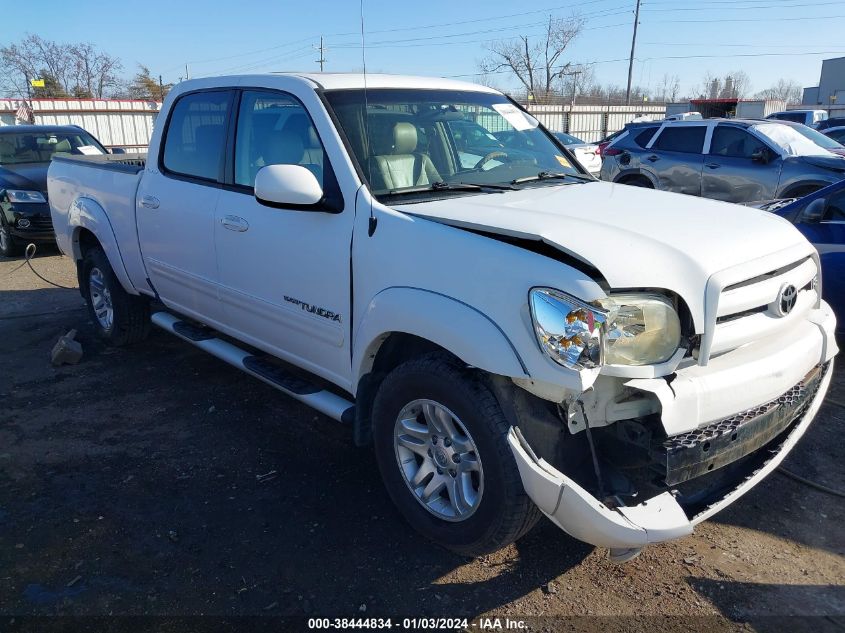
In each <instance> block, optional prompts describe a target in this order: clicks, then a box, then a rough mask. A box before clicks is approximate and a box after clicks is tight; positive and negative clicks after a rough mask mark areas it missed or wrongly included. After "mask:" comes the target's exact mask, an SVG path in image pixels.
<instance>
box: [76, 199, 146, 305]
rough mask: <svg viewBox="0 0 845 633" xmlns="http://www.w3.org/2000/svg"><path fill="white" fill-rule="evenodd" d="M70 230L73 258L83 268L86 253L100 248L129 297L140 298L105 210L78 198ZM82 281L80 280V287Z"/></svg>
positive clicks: (90, 201) (93, 202)
mask: <svg viewBox="0 0 845 633" xmlns="http://www.w3.org/2000/svg"><path fill="white" fill-rule="evenodd" d="M68 229H69V231H70V234H71V249H72V253H73V258H74V260H76V262H77V269H79V266H80V262H81V261H82V260H83V259H84V257H85V253H86V252H88V250H90V249H91V248H96V247H99V248H101V249H102V250H103V252H104V253H105V254H106V258H107V259H108V260H109V264H110V265H111V267H112V270H113V271H114V274H115V276H116V277H117V279H118V281H120V285H121V286H123V288H124V290H126V292H128V293H129V294H133V295H137V294H138V291H137V290H136V289H135V287H134V286H133V284H132V282H131V281H130V279H129V274H128V273H127V272H126V267H125V266H124V265H123V257H122V256H121V254H120V247H119V246H118V243H117V238H116V237H115V234H114V230H113V229H112V226H111V222H109V218H108V215H106V212H105V210H104V209H103V208H102V207H101V206H100V205H99V204H98V203H97V202H95V201H94V200H91V199H90V198H77V199H76V200H75V201H74V203H73V204H72V205H71V206H70V210H69V212H68ZM81 287H82V281H81V280H80V288H81Z"/></svg>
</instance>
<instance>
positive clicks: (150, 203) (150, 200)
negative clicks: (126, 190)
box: [141, 196, 159, 209]
mask: <svg viewBox="0 0 845 633" xmlns="http://www.w3.org/2000/svg"><path fill="white" fill-rule="evenodd" d="M158 205H159V201H158V198H156V197H155V196H143V197H142V198H141V206H142V207H146V208H147V209H158Z"/></svg>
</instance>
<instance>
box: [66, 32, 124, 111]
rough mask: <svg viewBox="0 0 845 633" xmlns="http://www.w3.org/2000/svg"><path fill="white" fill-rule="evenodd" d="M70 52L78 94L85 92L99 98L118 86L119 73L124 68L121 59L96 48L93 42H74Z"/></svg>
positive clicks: (75, 89) (69, 49)
mask: <svg viewBox="0 0 845 633" xmlns="http://www.w3.org/2000/svg"><path fill="white" fill-rule="evenodd" d="M68 54H69V55H70V57H71V59H72V60H73V64H74V73H75V75H76V84H75V86H74V92H75V93H77V96H82V94H80V93H85V94H86V95H87V96H89V97H97V98H99V99H101V98H103V97H104V96H105V95H106V90H107V89H112V88H115V87H117V86H118V83H119V78H118V76H117V73H118V72H120V70H121V69H122V68H123V65H122V64H121V63H120V61H119V60H118V59H117V58H115V57H111V56H110V55H106V54H105V53H102V52H100V51H98V50H96V49H95V48H94V47H93V46H91V44H73V45H71V46H69V47H68Z"/></svg>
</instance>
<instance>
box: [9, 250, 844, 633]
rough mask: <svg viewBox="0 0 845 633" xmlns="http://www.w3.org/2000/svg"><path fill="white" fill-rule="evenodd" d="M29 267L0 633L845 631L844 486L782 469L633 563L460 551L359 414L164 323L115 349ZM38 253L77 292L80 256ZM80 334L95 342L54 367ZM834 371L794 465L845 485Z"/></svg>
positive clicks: (12, 417) (12, 315) (18, 333)
mask: <svg viewBox="0 0 845 633" xmlns="http://www.w3.org/2000/svg"><path fill="white" fill-rule="evenodd" d="M17 264H18V262H17V261H10V260H5V261H2V260H0V291H2V292H0V370H2V376H3V380H2V384H0V616H2V617H0V630H4V628H3V627H4V622H8V621H10V620H9V618H10V617H11V616H18V617H20V616H27V615H54V614H61V615H85V616H88V615H143V614H152V615H168V616H179V615H197V614H205V615H215V616H244V615H260V616H288V615H294V616H302V615H310V616H332V617H333V616H346V617H358V616H373V617H376V616H387V615H392V616H394V617H395V616H397V615H398V616H423V615H431V616H467V617H473V618H474V617H476V616H480V615H494V616H500V617H506V616H511V617H528V618H532V617H534V616H588V615H592V616H595V615H602V616H614V617H608V618H607V619H604V620H600V621H599V622H602V627H601V628H603V629H604V630H607V629H614V628H618V629H619V630H622V629H625V628H627V627H628V626H629V625H631V624H632V621H631V620H630V619H628V618H620V617H618V616H634V615H636V616H639V617H640V618H641V619H639V620H636V622H638V623H639V624H640V625H641V626H640V627H639V628H642V629H643V630H646V629H650V628H662V629H667V628H673V627H671V626H670V624H672V623H674V624H679V625H681V628H684V629H685V630H688V629H690V628H697V629H700V630H704V629H710V628H713V627H714V626H715V625H716V620H715V619H713V618H712V617H709V618H707V617H699V616H722V617H723V618H730V619H731V620H733V621H735V622H747V621H751V622H752V625H745V626H740V625H737V628H739V629H742V630H752V629H757V630H800V629H801V628H802V627H804V626H806V627H807V630H813V631H814V632H817V633H818V632H822V631H841V630H843V629H845V564H843V554H845V530H843V529H842V525H843V521H845V502H843V500H842V499H841V498H837V497H834V496H830V495H827V494H824V493H821V492H818V491H816V490H814V489H811V488H809V487H807V486H804V485H802V484H800V483H796V482H795V481H793V480H791V479H788V478H786V477H785V476H783V475H780V474H774V475H772V476H771V477H770V478H769V479H768V480H767V481H765V482H764V483H763V484H762V485H760V486H758V487H757V488H756V489H755V490H754V491H752V492H751V493H750V494H748V495H747V496H746V497H745V498H743V499H742V500H741V501H740V502H739V503H737V504H735V505H734V506H733V507H731V508H729V509H728V510H727V511H725V512H723V513H722V514H720V515H719V516H717V517H716V518H715V520H711V521H710V522H707V523H705V524H704V525H702V526H700V528H699V529H698V530H697V531H696V534H695V535H694V536H691V537H689V538H686V539H683V540H681V541H678V542H674V543H669V544H665V545H660V546H655V547H652V548H650V549H647V550H646V551H644V552H643V554H642V555H641V556H640V557H639V558H638V559H636V560H634V561H633V562H631V563H628V564H625V565H621V566H617V565H613V564H611V563H610V562H608V560H607V558H606V555H605V552H603V551H599V550H593V549H592V548H590V547H588V546H586V545H583V544H581V543H579V542H577V541H575V540H573V539H571V538H569V537H567V536H566V535H565V534H563V533H562V532H560V531H559V530H557V529H556V528H555V527H554V526H552V525H551V524H550V523H549V522H547V521H544V522H543V523H541V524H540V525H539V526H538V528H537V529H535V530H534V531H533V532H532V533H531V534H530V535H529V536H528V537H527V538H525V539H523V540H522V541H521V542H519V543H518V544H516V545H514V546H512V547H509V548H507V549H505V550H503V551H500V552H498V553H496V554H494V555H492V556H488V557H486V558H482V559H478V560H468V559H463V558H459V557H456V556H454V555H452V554H450V553H448V552H445V551H443V550H441V549H439V548H438V547H436V546H434V545H431V544H430V543H428V542H426V541H424V540H422V539H421V538H420V537H418V536H417V535H416V534H415V533H414V532H412V531H411V530H410V529H409V528H408V527H407V525H406V524H405V523H403V521H402V520H401V519H400V518H399V516H398V515H397V513H396V512H395V511H394V510H393V508H392V506H391V505H390V503H389V501H388V499H387V496H386V494H385V493H384V491H383V489H382V487H381V484H380V481H379V478H378V475H377V471H376V466H375V462H374V459H373V456H372V455H371V453H370V452H369V451H367V450H361V449H356V448H355V447H354V446H353V444H352V440H351V433H350V430H349V429H348V428H345V427H343V426H342V425H340V424H339V423H336V422H334V421H332V420H329V419H327V418H325V417H322V416H320V415H317V414H315V413H314V412H313V411H311V410H310V409H308V408H306V407H304V406H302V405H300V404H298V403H296V402H294V401H292V400H290V399H288V398H286V397H284V396H283V395H281V394H279V393H278V392H276V391H273V390H272V389H270V388H269V387H267V386H265V385H263V384H262V383H260V382H258V381H256V380H254V379H252V378H250V377H248V376H246V375H243V374H241V373H239V372H237V371H236V370H234V369H232V368H230V367H229V366H227V365H225V364H223V363H222V362H220V361H218V360H216V359H214V358H212V357H210V356H207V355H205V354H203V353H202V352H199V351H196V350H194V349H193V348H192V347H190V346H189V345H187V344H186V343H183V342H180V341H179V340H177V339H175V338H173V337H171V336H170V335H168V334H165V333H163V332H160V331H154V333H153V335H152V336H151V337H150V339H149V341H148V342H147V343H146V344H144V345H140V346H137V347H134V348H131V349H122V350H111V349H107V348H105V347H104V346H103V345H101V344H100V343H99V342H98V341H97V340H96V339H95V338H94V335H93V329H92V326H91V324H90V322H89V321H88V317H87V314H86V312H85V311H84V308H83V305H82V300H81V299H80V297H79V294H78V293H77V292H76V291H75V290H60V289H55V288H51V287H50V286H48V285H47V284H45V283H43V282H41V281H40V280H38V279H37V278H35V276H33V275H32V273H31V272H30V271H29V270H27V269H22V270H18V271H17V272H14V273H13V274H11V275H10V274H9V271H11V269H13V268H14V267H15V266H16V265H17ZM35 266H36V268H37V269H38V270H39V271H40V272H41V273H42V274H44V275H45V276H47V277H49V278H50V279H52V280H54V281H57V282H59V283H62V284H65V285H72V286H75V283H76V282H75V274H74V271H73V268H72V265H71V262H70V261H69V260H67V259H65V258H60V257H58V256H56V255H51V254H48V255H45V256H42V257H38V258H37V259H36V261H35ZM70 328H77V329H78V330H79V337H78V338H79V340H80V341H81V342H82V344H83V346H84V349H85V356H84V358H83V360H82V362H81V363H80V364H79V365H76V366H66V367H61V368H58V369H57V368H53V367H51V366H50V363H49V351H50V348H51V347H52V345H53V344H54V343H55V341H56V339H57V337H58V336H59V335H60V334H62V333H64V332H66V331H67V330H68V329H70ZM834 380H835V386H834V388H833V390H832V391H831V393H830V395H829V397H828V402H827V403H826V404H825V406H824V407H823V408H822V410H821V413H820V414H819V416H818V418H817V420H816V422H815V424H814V426H813V427H812V428H811V430H810V431H809V433H808V435H807V436H806V437H805V438H804V439H803V440H802V442H801V444H800V445H799V446H798V448H797V449H796V450H795V451H794V453H793V454H792V455H791V456H790V458H789V459H788V460H787V466H788V468H790V469H791V470H793V471H794V472H796V473H799V474H801V475H803V476H805V477H808V478H811V479H813V480H815V481H817V482H820V483H823V484H826V485H828V486H832V487H835V488H839V489H842V488H843V487H845V484H843V482H844V481H845V442H843V440H842V434H843V431H845V370H838V371H837V375H836V376H835V377H834ZM273 470H275V471H277V472H278V476H277V477H276V478H273V479H270V480H266V481H259V480H257V479H256V476H257V475H262V474H265V473H268V472H270V471H273ZM649 616H673V617H671V618H669V619H659V620H655V619H651V618H650V617H649ZM674 616H678V617H674ZM772 616H776V617H772ZM783 616H822V617H817V618H814V619H811V620H788V619H785V618H784V617H783ZM2 618H5V619H2ZM265 621H266V620H265ZM280 621H281V620H280ZM528 622H529V625H530V626H531V628H532V629H535V630H558V629H563V628H567V629H568V628H572V627H575V626H577V625H576V623H577V622H581V623H588V622H595V621H593V620H543V619H529V620H528ZM722 625H724V621H723V623H722ZM799 625H801V626H799ZM290 628H291V627H288V630H290ZM278 630H285V629H284V628H282V629H278Z"/></svg>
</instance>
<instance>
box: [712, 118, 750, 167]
mask: <svg viewBox="0 0 845 633" xmlns="http://www.w3.org/2000/svg"><path fill="white" fill-rule="evenodd" d="M762 147H763V143H761V142H760V141H759V140H758V139H756V138H754V137H753V136H751V135H750V134H749V133H748V132H746V131H745V130H743V129H740V128H738V127H732V126H730V125H717V126H716V129H715V130H714V131H713V140H712V141H711V142H710V154H712V155H714V156H726V157H732V158H749V159H750V158H751V156H752V154H754V152H756V151H758V150H760V149H761V148H762Z"/></svg>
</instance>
